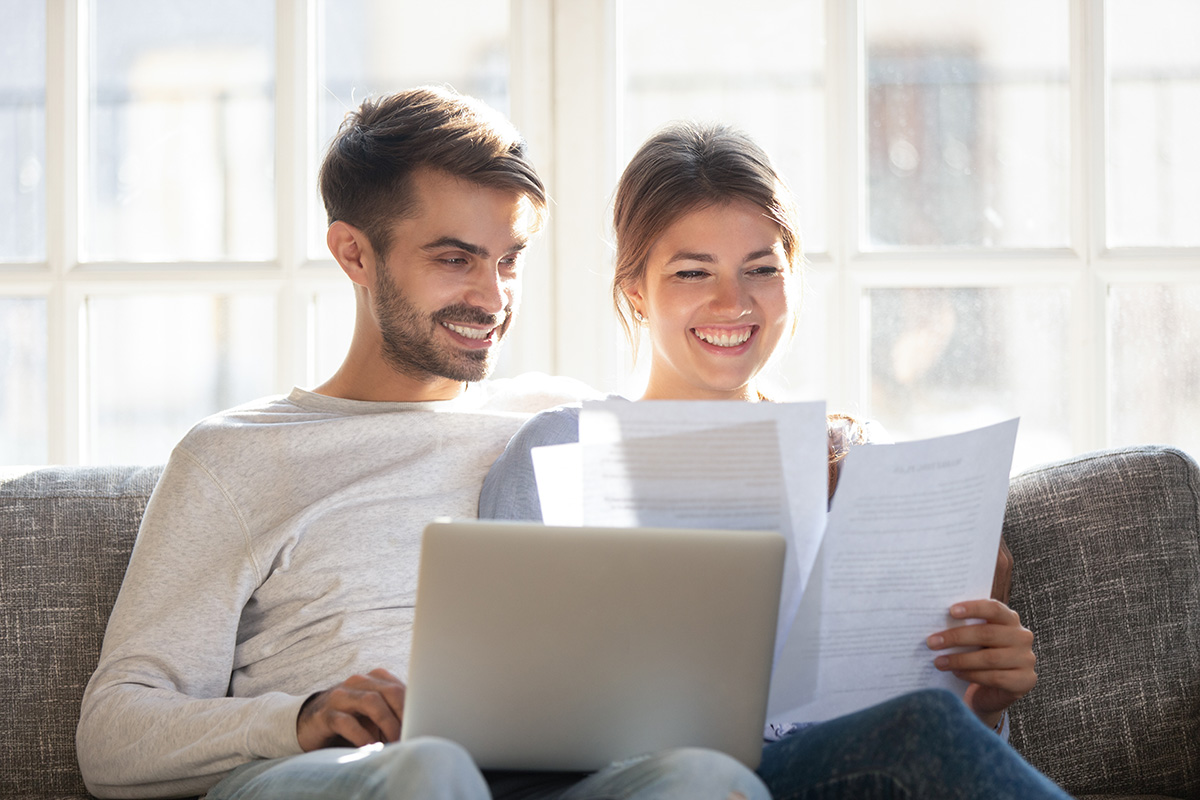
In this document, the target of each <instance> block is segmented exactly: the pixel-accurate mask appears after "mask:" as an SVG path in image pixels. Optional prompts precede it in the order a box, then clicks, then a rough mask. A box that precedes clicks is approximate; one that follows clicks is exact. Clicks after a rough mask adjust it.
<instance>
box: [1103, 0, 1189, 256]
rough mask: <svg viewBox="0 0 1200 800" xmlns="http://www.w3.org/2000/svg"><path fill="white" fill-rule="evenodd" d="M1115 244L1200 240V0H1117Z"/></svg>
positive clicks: (1112, 150) (1111, 149) (1112, 15)
mask: <svg viewBox="0 0 1200 800" xmlns="http://www.w3.org/2000/svg"><path fill="white" fill-rule="evenodd" d="M1106 24H1107V30H1108V52H1107V56H1108V76H1107V78H1108V186H1109V189H1108V244H1109V245H1110V246H1114V247H1116V246H1122V245H1145V246H1155V245H1159V246H1183V245H1200V224H1198V221H1200V180H1197V179H1198V178H1200V149H1198V148H1197V147H1196V142H1197V141H1200V3H1196V2H1195V0H1111V2H1109V4H1108V17H1107V20H1106Z"/></svg>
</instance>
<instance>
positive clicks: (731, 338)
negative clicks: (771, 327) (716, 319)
mask: <svg viewBox="0 0 1200 800" xmlns="http://www.w3.org/2000/svg"><path fill="white" fill-rule="evenodd" d="M692 332H693V333H695V334H696V338H698V339H701V340H703V341H705V342H708V343H709V344H715V345H716V346H717V347H737V346H738V345H739V344H742V343H743V342H745V341H746V340H747V339H749V338H750V334H752V333H754V329H753V328H742V329H741V330H738V331H724V332H718V331H703V330H700V329H699V328H694V329H693V330H692Z"/></svg>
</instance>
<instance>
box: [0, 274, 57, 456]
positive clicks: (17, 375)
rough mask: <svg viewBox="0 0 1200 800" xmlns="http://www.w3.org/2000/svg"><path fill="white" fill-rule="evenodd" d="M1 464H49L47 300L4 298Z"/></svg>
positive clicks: (0, 305) (0, 322)
mask: <svg viewBox="0 0 1200 800" xmlns="http://www.w3.org/2000/svg"><path fill="white" fill-rule="evenodd" d="M0 375H3V376H4V379H3V380H2V381H0V464H45V463H46V462H47V460H48V458H49V441H48V438H47V436H48V432H49V428H48V426H47V418H46V399H47V395H46V301H45V300H43V299H42V298H40V297H37V298H34V297H0Z"/></svg>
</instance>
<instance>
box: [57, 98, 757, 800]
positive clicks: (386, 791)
mask: <svg viewBox="0 0 1200 800" xmlns="http://www.w3.org/2000/svg"><path fill="white" fill-rule="evenodd" d="M321 191H322V195H323V197H324V200H325V205H326V209H327V211H328V215H329V222H330V224H329V230H328V236H327V241H328V244H329V248H330V251H331V252H332V253H333V256H334V258H335V259H336V260H337V262H338V264H339V266H340V267H341V269H342V270H343V271H344V272H345V274H346V275H347V276H348V277H349V278H350V280H351V281H352V283H353V286H354V292H355V298H356V309H357V310H356V318H355V328H354V334H353V337H352V340H351V345H350V348H349V352H348V353H347V355H346V358H345V361H344V362H343V364H342V365H341V367H340V368H339V369H338V370H337V372H336V373H335V374H334V375H333V376H332V377H330V378H329V379H328V380H327V381H326V382H325V383H323V384H321V385H320V386H318V387H317V388H316V389H315V390H314V391H306V390H303V389H293V390H292V391H291V393H290V394H288V395H287V396H284V397H274V398H265V399H263V400H259V401H255V402H253V403H249V404H247V405H244V406H240V407H238V408H235V409H231V410H229V411H225V412H222V413H220V414H217V415H215V416H213V417H210V418H208V419H206V420H203V421H201V422H200V423H199V424H198V425H197V426H196V427H195V428H193V429H192V430H191V431H190V432H189V433H188V434H187V435H186V436H185V437H184V439H183V440H182V441H181V442H180V443H179V445H178V446H177V447H176V448H175V450H174V452H173V453H172V454H171V457H170V460H169V461H168V463H167V466H166V468H165V470H164V471H163V475H162V478H161V479H160V481H159V484H158V486H157V487H156V488H155V491H154V494H153V496H152V497H151V499H150V502H149V504H148V505H147V508H146V513H145V516H144V518H143V521H142V526H141V529H140V531H139V534H138V539H137V543H136V545H135V547H134V551H133V554H132V557H131V559H130V563H129V568H128V571H127V573H126V577H125V581H124V584H123V585H122V588H121V593H120V596H119V597H118V599H117V602H116V605H115V606H114V608H113V612H112V616H111V618H110V621H109V626H108V630H107V632H106V635H105V641H104V647H103V650H102V652H101V656H100V664H99V666H98V667H97V669H96V672H95V674H94V675H93V677H92V680H91V682H90V683H89V684H88V687H87V690H86V693H85V696H84V700H83V706H82V709H81V714H80V722H79V728H78V734H77V743H78V752H79V760H80V767H81V770H82V773H83V777H84V780H85V782H86V783H87V785H88V788H89V789H90V790H91V791H92V792H93V793H94V794H96V795H99V796H101V797H168V796H174V797H180V796H193V795H197V794H203V793H205V792H207V793H208V797H210V798H213V799H214V800H218V799H220V800H232V799H233V798H247V799H248V798H281V800H282V799H286V800H296V799H297V798H317V797H321V798H324V797H330V798H385V797H386V798H423V799H425V798H443V797H444V798H487V797H490V796H492V795H493V794H494V795H495V796H497V797H540V798H548V797H570V798H576V799H577V800H583V799H584V798H599V797H617V796H619V797H625V798H631V799H632V798H650V797H661V798H670V797H679V798H700V799H701V800H703V798H708V797H711V798H714V800H723V798H726V797H747V798H763V797H765V796H766V790H765V787H763V785H762V784H761V782H760V781H758V779H757V778H756V777H755V776H754V775H753V773H751V772H750V771H749V770H747V769H745V768H744V767H743V766H741V765H740V764H738V763H737V762H735V761H733V759H731V758H728V757H727V756H723V755H722V754H719V753H712V752H708V751H691V750H689V751H677V752H673V753H664V754H659V755H658V756H655V757H653V758H648V759H644V760H641V761H635V762H631V763H622V764H619V765H613V766H612V767H611V768H609V769H606V770H602V771H601V772H598V773H595V774H593V775H590V776H582V775H574V776H572V775H566V776H564V775H538V774H534V775H517V776H514V775H511V774H507V775H484V774H482V773H481V772H480V771H479V770H478V769H477V768H476V767H475V765H474V764H472V763H471V760H470V757H469V756H468V755H467V754H466V752H465V751H464V750H462V748H460V747H458V746H457V745H455V744H452V743H450V742H446V741H442V740H421V739H416V740H413V741H411V742H404V743H400V742H399V741H398V739H399V735H400V726H401V723H402V720H401V716H402V713H403V707H404V684H403V682H402V680H401V678H400V677H398V676H401V675H404V674H405V672H406V670H407V665H408V656H409V646H410V639H411V625H412V616H413V604H414V601H415V594H416V574H417V563H418V559H419V548H420V535H421V531H422V529H423V528H424V526H425V524H426V523H428V522H429V521H430V520H432V519H433V518H435V517H439V516H449V517H459V518H462V517H471V516H474V515H475V513H476V508H477V499H478V495H479V489H480V485H481V483H482V481H483V477H484V475H485V474H486V473H487V470H488V468H489V467H490V466H491V464H492V462H493V461H494V460H495V458H496V456H497V455H499V453H500V452H501V451H502V450H503V449H504V446H505V444H506V443H507V442H508V440H509V438H510V437H511V435H512V434H513V432H514V431H516V430H517V428H518V427H520V425H521V424H522V423H523V422H524V421H525V420H526V419H528V418H529V417H530V416H531V414H532V413H534V412H537V411H539V410H541V409H544V408H547V407H549V406H551V405H555V404H557V403H561V402H565V401H571V400H577V399H579V398H580V397H581V396H585V395H588V394H590V393H591V392H590V390H588V389H587V388H586V387H583V386H581V385H579V384H576V383H574V382H572V381H564V380H561V379H551V378H547V377H546V376H524V377H522V378H516V379H511V380H497V381H490V380H485V378H486V377H487V375H488V373H489V371H490V370H491V369H492V366H493V364H494V363H495V353H496V349H497V347H498V345H499V344H500V343H501V341H502V340H503V339H504V336H505V334H506V332H507V331H508V329H509V326H510V324H511V322H512V319H513V315H514V313H515V311H516V308H517V305H518V301H519V290H520V277H521V261H522V258H523V254H524V252H525V249H526V246H527V245H528V243H529V242H530V240H531V238H532V237H533V236H534V235H535V234H536V233H537V231H538V229H539V227H540V226H541V224H542V221H543V217H544V215H545V212H546V195H545V190H544V188H543V187H542V184H541V181H540V180H539V179H538V177H537V174H536V172H535V171H534V170H533V168H532V166H531V165H530V164H529V163H528V161H527V160H526V155H525V145H524V143H523V141H522V140H521V139H520V137H519V135H518V134H517V132H516V131H515V130H514V129H513V128H512V126H511V125H510V124H509V123H508V122H507V121H506V120H504V119H503V118H501V117H499V116H498V115H496V113H495V112H494V111H492V110H490V109H488V108H487V107H486V106H483V105H482V104H480V103H478V102H477V101H474V100H471V99H469V98H465V97H462V96H460V95H457V94H455V93H453V92H449V91H445V90H438V89H416V90H412V91H408V92H403V93H400V94H397V95H393V96H390V97H386V98H382V99H380V100H378V101H368V102H367V103H364V104H363V106H362V107H361V108H360V109H359V110H358V111H357V112H355V113H353V114H351V115H349V117H348V118H347V120H346V121H345V123H344V124H343V126H342V128H341V130H340V131H339V133H338V135H337V137H335V139H334V141H333V143H332V144H331V146H330V149H329V152H328V154H327V156H326V158H325V162H324V164H323V166H322V169H321Z"/></svg>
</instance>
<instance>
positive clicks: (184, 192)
mask: <svg viewBox="0 0 1200 800" xmlns="http://www.w3.org/2000/svg"><path fill="white" fill-rule="evenodd" d="M274 5H275V4H274V3H273V2H271V0H176V1H175V2H172V3H161V2H156V0H93V11H92V23H93V24H92V45H91V46H92V51H91V55H92V59H91V63H92V69H91V72H90V74H89V79H88V100H89V104H88V118H89V124H90V137H89V141H88V165H87V170H86V175H87V180H88V191H87V194H86V195H85V197H86V201H87V202H86V204H85V206H84V208H83V209H82V215H83V220H82V231H81V240H80V247H81V249H82V251H83V253H84V257H85V259H86V260H114V259H121V260H136V261H156V260H164V261H166V260H177V259H180V260H221V259H246V260H261V259H269V258H271V257H272V256H273V255H274V252H275V213H274V207H275V198H274V186H275V178H274V160H275V159H274V124H275V122H274V114H275V110H274V99H273V97H274V81H275V66H274V65H275V40H274Z"/></svg>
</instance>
